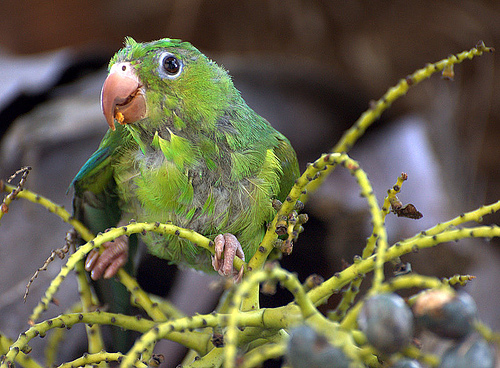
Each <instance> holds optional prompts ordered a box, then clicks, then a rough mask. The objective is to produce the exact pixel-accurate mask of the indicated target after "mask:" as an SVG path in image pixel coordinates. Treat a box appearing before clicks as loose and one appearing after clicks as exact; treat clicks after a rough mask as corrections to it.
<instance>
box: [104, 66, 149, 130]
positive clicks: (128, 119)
mask: <svg viewBox="0 0 500 368" xmlns="http://www.w3.org/2000/svg"><path fill="white" fill-rule="evenodd" d="M101 105H102V112H103V113H104V116H105V118H106V121H107V122H108V125H109V127H110V128H111V130H115V120H116V121H117V122H118V123H120V124H130V123H134V122H136V121H138V120H141V119H143V118H144V117H146V99H145V96H144V93H143V91H142V85H141V83H140V81H139V78H138V77H137V75H136V74H135V72H134V69H133V68H132V66H131V65H130V63H117V64H115V65H113V67H112V68H111V70H110V73H109V75H108V77H107V78H106V80H105V81H104V85H103V86H102V91H101Z"/></svg>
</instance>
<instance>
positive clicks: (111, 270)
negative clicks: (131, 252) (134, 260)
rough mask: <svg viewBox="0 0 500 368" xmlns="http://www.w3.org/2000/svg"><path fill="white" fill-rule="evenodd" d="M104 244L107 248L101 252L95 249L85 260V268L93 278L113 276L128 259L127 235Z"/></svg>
mask: <svg viewBox="0 0 500 368" xmlns="http://www.w3.org/2000/svg"><path fill="white" fill-rule="evenodd" d="M103 246H104V248H105V249H104V251H103V252H102V253H101V254H99V252H98V251H97V250H95V249H94V250H92V251H91V252H90V253H89V254H88V256H87V260H86V261H85V269H86V270H87V271H89V272H90V277H91V278H92V280H98V279H100V278H101V277H103V278H105V279H109V278H111V277H113V276H114V275H116V273H117V272H118V270H119V269H120V268H121V267H123V266H124V265H125V264H126V263H127V260H128V238H127V237H126V236H125V235H122V236H119V237H118V238H116V239H115V240H114V241H111V242H106V243H104V244H103Z"/></svg>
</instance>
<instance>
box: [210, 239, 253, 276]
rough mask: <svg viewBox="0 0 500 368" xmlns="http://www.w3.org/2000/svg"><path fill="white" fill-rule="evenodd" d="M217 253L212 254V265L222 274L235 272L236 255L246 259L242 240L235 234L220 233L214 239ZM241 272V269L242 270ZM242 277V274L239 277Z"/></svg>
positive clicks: (227, 274) (226, 274)
mask: <svg viewBox="0 0 500 368" xmlns="http://www.w3.org/2000/svg"><path fill="white" fill-rule="evenodd" d="M214 243H215V255H213V256H212V266H213V268H214V270H215V271H217V272H218V273H219V274H220V275H221V276H229V275H232V274H233V261H234V257H235V256H238V257H240V258H241V259H242V260H245V254H244V253H243V248H242V247H241V244H240V242H239V241H238V239H236V237H235V236H234V235H233V234H229V233H227V234H219V235H217V236H216V237H215V239H214ZM240 273H241V271H240ZM239 278H240V279H241V276H240V277H239Z"/></svg>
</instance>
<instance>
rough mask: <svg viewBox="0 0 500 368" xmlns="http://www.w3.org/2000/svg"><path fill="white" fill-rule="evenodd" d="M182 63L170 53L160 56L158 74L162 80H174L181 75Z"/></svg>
mask: <svg viewBox="0 0 500 368" xmlns="http://www.w3.org/2000/svg"><path fill="white" fill-rule="evenodd" d="M182 68H183V64H182V61H181V60H180V59H179V58H178V57H177V56H175V55H174V54H172V53H170V52H164V53H163V54H162V55H161V56H160V65H159V72H160V75H161V76H162V78H168V79H175V78H177V77H178V76H179V75H180V74H181V73H182Z"/></svg>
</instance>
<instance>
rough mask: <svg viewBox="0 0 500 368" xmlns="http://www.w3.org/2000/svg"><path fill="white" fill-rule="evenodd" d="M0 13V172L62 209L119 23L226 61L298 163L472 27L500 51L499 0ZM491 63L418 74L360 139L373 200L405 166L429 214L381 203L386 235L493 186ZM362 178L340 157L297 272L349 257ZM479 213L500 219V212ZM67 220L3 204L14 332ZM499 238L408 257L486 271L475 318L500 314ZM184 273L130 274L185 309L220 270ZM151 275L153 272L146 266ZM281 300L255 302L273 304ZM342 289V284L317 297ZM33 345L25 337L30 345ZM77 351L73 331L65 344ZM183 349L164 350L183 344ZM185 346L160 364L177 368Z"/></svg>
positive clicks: (422, 225)
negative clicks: (449, 75)
mask: <svg viewBox="0 0 500 368" xmlns="http://www.w3.org/2000/svg"><path fill="white" fill-rule="evenodd" d="M0 14H1V15H2V16H1V19H2V21H1V22H0V85H1V86H2V93H0V138H1V144H0V178H3V179H5V178H8V177H9V175H11V174H12V173H13V172H15V171H16V170H17V169H19V168H20V167H21V166H23V165H30V166H32V167H33V170H32V172H31V173H30V175H29V177H28V182H27V188H29V189H31V190H33V191H35V192H37V193H40V194H42V195H44V196H46V197H48V198H50V199H52V200H53V201H55V202H57V203H60V204H64V205H65V206H66V207H67V208H71V195H72V193H71V192H70V193H69V194H66V190H67V188H68V186H69V183H70V182H71V179H72V178H73V176H74V175H75V174H76V173H77V171H78V169H79V168H80V167H81V166H82V165H83V163H84V162H85V161H86V159H87V158H88V157H90V155H91V154H92V152H93V151H94V150H95V149H96V147H97V145H98V144H99V141H100V139H101V138H102V136H103V134H104V132H105V131H106V129H107V124H106V123H105V120H104V118H103V116H102V113H101V111H100V106H99V93H100V88H101V86H102V83H103V81H104V79H105V76H106V66H107V63H108V61H109V59H110V58H111V56H112V55H113V54H114V52H116V51H117V50H118V49H119V48H120V47H121V46H122V43H123V39H124V37H125V36H132V37H133V38H135V39H136V40H137V41H151V40H154V39H158V38H163V37H171V38H181V39H183V40H186V41H190V42H191V43H193V44H194V45H195V46H196V47H197V48H199V49H200V50H201V51H202V52H204V53H205V54H207V55H208V56H209V57H210V58H212V59H213V60H215V61H216V62H218V63H219V64H220V65H223V66H224V67H225V68H226V69H227V70H228V71H229V73H230V74H231V75H232V76H233V80H234V83H235V85H236V86H237V88H238V89H240V90H241V92H242V94H243V97H244V98H245V99H246V101H247V102H248V104H249V105H250V106H251V107H253V108H254V109H255V110H256V111H257V112H258V113H259V114H261V115H262V116H264V117H265V118H267V119H268V120H269V121H270V122H271V124H272V125H273V126H275V127H276V128H277V129H278V130H280V131H281V132H283V133H284V134H285V135H286V136H287V137H288V138H289V139H290V140H291V142H292V144H293V146H294V147H295V149H296V151H297V154H298V157H299V160H300V162H301V168H304V166H305V164H306V163H307V162H309V161H312V160H314V159H316V158H317V157H319V155H320V154H321V153H323V152H326V151H328V150H329V149H330V148H331V147H333V145H334V144H335V143H336V142H337V140H338V139H339V137H340V136H341V134H342V132H343V131H345V130H346V129H348V128H349V127H350V126H351V125H352V124H353V122H354V121H355V120H356V119H357V117H359V115H360V114H361V113H362V112H363V111H364V110H366V109H367V108H368V107H369V101H370V100H377V99H378V98H380V97H381V96H382V95H383V94H384V93H385V91H386V90H387V89H388V88H389V87H390V86H393V85H395V84H396V83H397V82H398V80H399V79H400V78H404V77H405V76H406V75H408V74H410V73H412V72H413V71H415V70H416V69H418V68H421V67H423V66H424V65H425V64H426V63H428V62H435V61H438V60H440V59H442V58H444V57H446V56H448V55H450V54H453V53H458V52H460V51H462V50H468V49H470V48H471V47H473V46H474V45H476V43H477V42H478V41H479V40H484V42H485V43H486V45H487V46H493V47H495V46H496V47H497V49H498V48H500V3H499V2H498V1H493V0H490V1H487V0H483V1H460V2H456V1H452V0H450V1H445V0H421V1H414V2H405V1H392V2H382V1H374V2H369V3H368V2H362V1H348V2H346V1H320V0H308V1H306V0H294V1H288V2H286V3H285V2H279V1H265V0H254V1H231V0H221V1H202V0H171V1H156V0H155V1H153V0H145V1H141V2H139V1H132V0H121V1H117V0H110V1H97V0H90V1H83V0H64V1H63V0H55V1H50V2H44V1H27V0H20V1H13V0H7V1H3V3H2V7H1V9H0ZM499 65H500V64H499V58H498V53H497V54H493V55H489V54H486V55H484V56H482V57H479V58H476V59H474V60H473V61H465V62H464V63H463V64H460V65H458V66H456V67H455V78H454V81H448V80H443V79H442V78H440V76H439V75H436V76H433V77H432V78H431V79H430V80H427V81H425V82H423V83H422V84H421V85H418V86H416V87H414V88H412V89H410V91H409V92H408V94H407V95H406V96H405V97H403V98H401V99H400V100H398V101H397V102H396V103H395V104H394V105H393V106H392V107H391V108H390V109H389V110H388V111H387V112H385V113H384V114H383V116H382V118H381V120H380V121H378V122H377V123H376V124H375V125H374V126H373V127H372V128H370V129H369V131H368V132H367V134H366V135H365V137H363V139H362V140H361V141H360V142H359V143H358V144H357V146H356V147H355V148H354V149H353V150H352V151H351V152H350V155H351V157H353V158H354V159H356V160H358V161H359V162H360V164H361V166H362V167H363V168H364V169H365V170H366V171H367V173H368V175H369V178H370V179H371V181H372V184H373V185H374V188H375V193H376V195H377V198H378V200H379V202H380V203H381V201H382V199H383V197H384V195H385V194H386V191H387V189H388V188H390V187H392V185H393V184H394V183H395V182H396V178H397V176H398V175H400V174H401V172H403V171H404V172H406V173H407V174H408V176H409V180H408V181H407V182H406V183H405V184H404V186H403V190H402V193H401V194H400V196H399V198H400V199H401V200H402V201H403V202H404V203H413V204H414V205H415V206H416V207H417V208H418V210H419V211H421V212H422V213H423V215H424V217H423V218H422V219H421V220H418V221H415V220H410V219H405V218H396V217H395V216H389V217H388V219H387V225H388V230H389V239H390V241H391V242H395V241H397V240H398V239H401V238H404V237H408V236H412V235H413V234H415V233H417V232H418V231H421V230H424V229H426V228H428V227H431V226H432V225H434V224H435V223H437V222H442V221H446V220H448V219H450V218H452V217H455V216H456V215H458V214H460V213H462V212H466V211H470V210H472V209H474V208H476V207H478V206H480V205H481V204H487V203H491V202H494V201H496V200H498V199H499V198H500V147H499V143H498V142H500V72H499ZM358 193H359V191H358V188H357V186H356V183H355V181H354V180H353V179H352V178H351V177H350V175H348V174H346V173H345V172H342V171H341V170H340V169H338V170H336V172H335V173H334V174H333V175H332V177H330V178H329V180H328V181H327V182H326V183H325V185H324V186H323V187H322V188H321V189H320V190H319V191H318V192H317V193H316V194H315V195H314V196H312V198H311V199H310V201H309V202H308V203H307V205H306V209H305V212H306V213H308V214H309V215H310V217H311V221H310V222H309V223H308V224H307V225H306V226H305V228H306V231H305V232H304V233H303V234H302V235H301V237H300V239H299V242H298V243H297V244H296V246H295V249H294V252H293V253H292V255H290V256H288V257H285V258H284V259H283V262H282V263H283V265H284V267H286V268H287V269H289V270H292V271H297V272H299V275H300V278H301V279H302V280H303V279H305V277H307V276H308V275H309V274H311V273H318V274H320V275H321V276H323V277H325V278H327V277H330V276H331V275H332V274H333V273H334V272H336V271H338V270H341V269H342V260H344V261H345V262H348V263H349V262H352V257H353V256H354V255H355V254H359V253H360V251H361V249H362V247H363V245H364V241H365V238H366V237H367V236H368V235H369V233H370V225H369V217H368V213H367V211H366V204H365V203H364V201H363V199H362V198H360V197H359V194H358ZM484 222H485V223H493V222H495V223H497V224H498V223H500V216H498V215H496V216H488V217H485V218H484ZM67 230H68V226H67V225H66V224H64V223H62V221H60V220H59V219H58V218H57V217H55V216H53V215H49V214H47V212H46V211H45V210H41V209H40V208H38V207H37V206H35V205H32V204H30V203H26V202H24V201H16V202H15V203H13V204H12V205H11V208H10V211H9V213H8V214H7V215H5V216H4V218H3V219H2V223H1V226H0V257H1V258H0V259H1V260H2V262H1V266H0V330H1V331H2V332H3V333H5V334H7V335H8V336H9V337H11V338H15V337H16V336H17V335H18V334H19V333H20V332H21V331H24V330H25V329H26V328H27V323H26V322H27V316H28V315H29V313H30V310H31V309H32V307H33V306H34V305H35V304H36V303H37V301H38V300H39V297H40V295H41V293H43V291H44V290H45V288H46V285H47V283H48V282H49V281H50V279H51V277H53V276H54V275H55V274H56V273H57V272H58V270H59V264H60V262H61V261H56V262H54V263H53V264H52V265H51V266H50V267H49V269H48V271H46V272H44V273H43V274H42V275H40V277H39V278H38V279H37V280H36V281H35V284H34V285H33V287H32V290H31V294H30V296H29V298H28V301H27V302H26V303H25V304H23V302H22V295H23V293H24V286H25V284H26V282H27V280H28V279H29V277H30V276H31V275H32V274H33V272H34V271H35V270H36V269H37V268H38V267H40V266H41V265H42V264H43V262H44V260H45V259H46V258H47V257H48V256H49V254H50V250H51V249H55V248H59V247H61V246H62V245H63V244H64V236H65V233H66V231H67ZM498 243H499V242H498V239H493V240H492V241H491V242H486V241H482V240H477V241H461V242H460V243H455V244H450V245H442V246H439V247H438V248H436V249H431V250H425V251H421V252H420V253H419V254H414V255H411V256H407V257H405V258H404V259H403V260H404V261H409V262H411V263H412V267H413V269H414V270H415V271H417V272H419V273H422V274H428V275H436V276H439V277H450V276H452V275H454V274H456V273H470V274H474V275H476V276H477V279H476V280H474V281H473V282H472V283H471V284H470V285H468V286H467V287H466V290H467V291H468V292H470V293H471V294H472V295H473V296H474V298H475V299H476V302H477V303H478V305H479V308H480V315H481V318H482V319H483V320H484V321H485V322H487V323H488V324H490V325H491V326H492V327H494V328H496V329H500V317H499V313H498V304H499V303H500V287H499V286H498V282H497V280H499V279H500V267H499V265H500V256H499V251H498V249H499V247H498V246H499V244H498ZM166 269H167V270H168V271H165V270H166ZM389 271H390V270H389ZM175 274H176V269H175V268H167V267H166V266H165V264H164V263H162V262H158V261H157V260H154V259H151V258H147V260H146V261H145V263H143V266H142V267H141V268H140V270H139V271H138V278H139V280H140V281H141V282H142V283H143V285H144V287H146V288H147V289H148V290H150V291H152V292H155V293H157V294H161V295H166V294H168V295H169V296H170V298H172V299H173V300H174V302H175V303H176V305H178V306H179V308H181V309H183V310H185V311H186V312H187V313H195V312H200V313H203V312H207V311H210V310H211V309H212V308H213V305H214V303H215V300H214V298H213V297H212V296H211V295H208V293H205V294H207V295H204V296H202V291H204V290H207V289H208V288H207V285H211V284H212V283H213V282H214V279H213V278H207V277H204V276H203V275H200V274H199V273H194V272H184V273H182V274H181V275H180V277H179V275H177V276H175ZM152 278H153V279H155V280H157V282H155V283H154V284H152V283H151V282H150V281H147V282H146V281H144V280H151V279H152ZM186 290H188V292H186ZM212 294H214V293H212ZM195 295H196V298H194V296H195ZM215 295H217V292H215ZM58 297H59V298H60V301H61V303H60V304H61V305H60V306H52V307H51V310H50V311H49V312H47V314H46V315H45V316H48V315H49V314H50V315H51V316H52V315H56V314H59V313H62V312H63V311H64V310H65V309H66V308H68V307H69V306H71V304H72V301H76V300H77V289H76V283H75V281H74V280H73V279H69V280H67V281H66V282H65V283H64V284H63V289H62V290H61V291H60V293H59V294H58ZM287 297H288V296H282V297H281V296H279V295H278V296H274V297H263V301H262V302H263V305H269V306H272V305H278V304H282V303H284V302H286V298H287ZM193 298H194V300H193ZM283 298H285V299H283ZM337 301H338V300H336V299H335V298H332V300H331V301H330V303H329V305H328V306H325V307H324V308H325V310H327V309H329V308H334V307H335V303H336V302H337ZM72 333H74V332H73V331H72ZM76 333H83V328H82V329H81V331H79V332H78V331H77V332H76ZM73 340H77V339H73ZM39 343H40V342H39V340H35V341H33V344H32V345H33V347H34V352H35V351H36V349H37V345H36V344H39ZM70 345H71V347H70ZM80 348H81V346H78V344H75V346H73V345H72V344H68V347H66V348H65V349H64V350H65V352H64V354H65V356H63V357H62V358H61V359H66V360H67V359H70V357H71V356H72V354H77V353H78V352H79V350H78V349H80ZM162 349H163V350H162ZM175 349H177V347H173V346H165V347H160V351H159V352H161V353H163V354H165V355H167V356H169V355H168V354H172V356H175V354H179V353H178V352H174V350H175ZM170 352H172V353H170ZM169 357H170V356H169ZM175 359H176V358H175V357H174V358H169V359H168V360H167V361H168V363H167V362H166V363H165V364H164V366H165V367H170V366H173V367H175V365H176V364H177V363H175V364H174V361H175Z"/></svg>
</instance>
